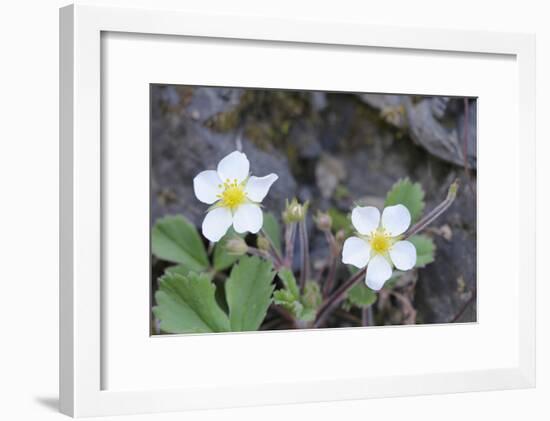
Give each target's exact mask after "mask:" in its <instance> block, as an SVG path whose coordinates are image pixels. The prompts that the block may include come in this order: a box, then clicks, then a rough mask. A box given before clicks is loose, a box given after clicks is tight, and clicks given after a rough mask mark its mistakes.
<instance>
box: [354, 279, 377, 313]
mask: <svg viewBox="0 0 550 421" xmlns="http://www.w3.org/2000/svg"><path fill="white" fill-rule="evenodd" d="M376 298H377V295H376V292H374V291H373V290H372V289H370V288H369V287H367V286H366V285H365V284H364V283H363V282H358V283H356V284H355V285H354V286H353V287H351V289H350V290H349V291H348V300H349V301H350V302H351V303H352V304H353V305H354V306H356V307H362V308H365V307H370V306H371V305H373V304H374V303H375V302H376Z"/></svg>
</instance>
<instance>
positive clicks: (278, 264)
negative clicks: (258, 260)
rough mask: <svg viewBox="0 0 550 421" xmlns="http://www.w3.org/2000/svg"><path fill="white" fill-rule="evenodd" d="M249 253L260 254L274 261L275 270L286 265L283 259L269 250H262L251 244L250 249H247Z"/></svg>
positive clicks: (259, 255)
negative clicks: (280, 259)
mask: <svg viewBox="0 0 550 421" xmlns="http://www.w3.org/2000/svg"><path fill="white" fill-rule="evenodd" d="M247 253H248V254H251V255H252V256H258V257H262V258H264V259H267V260H269V261H270V262H272V263H273V266H274V269H275V270H279V269H280V268H281V267H282V266H284V265H283V263H282V262H281V261H279V260H278V259H277V258H276V257H275V256H273V255H272V254H270V253H268V252H267V251H264V250H260V249H258V248H256V247H250V246H249V247H248V250H247Z"/></svg>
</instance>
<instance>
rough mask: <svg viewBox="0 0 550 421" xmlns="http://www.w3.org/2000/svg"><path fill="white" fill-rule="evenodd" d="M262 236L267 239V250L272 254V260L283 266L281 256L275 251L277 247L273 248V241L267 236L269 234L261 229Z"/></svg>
mask: <svg viewBox="0 0 550 421" xmlns="http://www.w3.org/2000/svg"><path fill="white" fill-rule="evenodd" d="M262 234H263V235H264V237H265V238H267V241H268V242H269V248H270V249H271V252H272V253H273V257H274V259H275V260H276V261H277V263H278V264H279V265H280V266H283V256H281V253H279V250H277V247H276V246H275V243H274V242H273V239H272V238H271V237H270V236H269V234H268V233H267V232H266V231H265V230H264V229H263V228H262Z"/></svg>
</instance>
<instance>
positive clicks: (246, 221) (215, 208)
mask: <svg viewBox="0 0 550 421" xmlns="http://www.w3.org/2000/svg"><path fill="white" fill-rule="evenodd" d="M249 170H250V162H249V161H248V158H247V157H246V154H244V153H242V152H239V151H234V152H231V153H230V154H229V155H227V156H226V157H225V158H223V159H222V160H221V161H220V162H219V163H218V167H217V170H216V171H214V170H208V171H202V172H201V173H199V174H198V175H197V176H196V177H195V178H194V179H193V189H194V191H195V196H196V197H197V199H199V200H200V201H201V202H203V203H206V204H207V205H212V206H210V208H209V209H208V213H207V214H206V217H205V218H204V221H203V223H202V233H203V234H204V236H205V237H206V238H208V239H209V240H210V241H212V242H216V241H219V240H220V239H221V238H222V237H223V236H224V235H225V233H226V232H227V230H228V229H229V227H231V225H233V228H234V229H235V231H236V232H238V233H240V234H242V233H245V232H251V233H253V234H255V233H257V232H258V231H259V230H260V229H261V228H262V225H263V213H262V210H261V208H260V203H261V202H262V200H263V199H264V198H265V196H266V195H267V193H268V191H269V189H270V187H271V185H272V184H273V183H274V182H275V181H276V180H277V179H278V178H279V177H278V176H277V175H276V174H269V175H266V176H265V177H255V176H251V175H249Z"/></svg>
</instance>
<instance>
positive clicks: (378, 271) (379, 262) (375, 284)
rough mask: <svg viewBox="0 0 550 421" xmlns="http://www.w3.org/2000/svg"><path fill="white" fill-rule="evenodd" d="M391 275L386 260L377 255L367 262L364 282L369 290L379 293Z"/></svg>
mask: <svg viewBox="0 0 550 421" xmlns="http://www.w3.org/2000/svg"><path fill="white" fill-rule="evenodd" d="M391 273H392V270H391V266H390V264H389V263H388V261H387V260H386V258H385V257H383V256H380V255H379V254H377V255H376V256H374V257H373V258H372V259H371V260H370V262H369V266H368V267H367V276H366V279H365V282H366V284H367V286H368V287H369V288H370V289H373V290H375V291H379V290H380V289H381V288H382V287H383V286H384V283H385V282H386V281H387V280H388V279H390V277H391Z"/></svg>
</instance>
